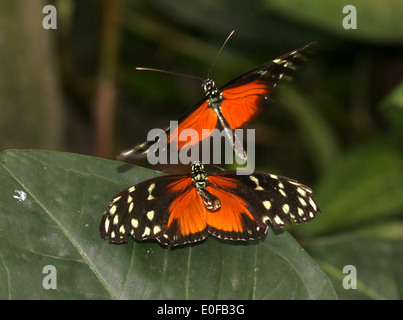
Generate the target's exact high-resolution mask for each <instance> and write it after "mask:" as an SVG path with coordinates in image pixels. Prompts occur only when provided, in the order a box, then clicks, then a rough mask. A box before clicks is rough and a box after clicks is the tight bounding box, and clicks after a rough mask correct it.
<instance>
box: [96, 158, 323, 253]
mask: <svg viewBox="0 0 403 320" xmlns="http://www.w3.org/2000/svg"><path fill="white" fill-rule="evenodd" d="M313 198H314V197H313V195H312V190H311V189H310V188H309V187H307V186H305V185H303V184H301V183H299V182H297V181H295V180H292V179H289V178H285V177H281V176H277V175H273V174H267V173H261V172H255V173H254V174H253V175H250V176H247V175H236V171H217V172H210V173H206V172H205V170H204V166H203V165H202V164H200V163H193V164H192V167H191V172H190V173H189V174H184V175H166V176H161V177H157V178H154V179H150V180H147V181H144V182H141V183H139V184H137V185H135V186H132V187H130V188H128V189H126V190H123V191H121V192H120V193H118V194H117V195H115V196H114V198H113V200H112V202H111V203H110V204H109V209H108V211H106V212H105V213H104V215H103V217H102V220H101V223H100V233H101V236H102V237H103V238H106V237H108V238H109V242H111V243H121V242H127V240H128V236H129V234H131V235H132V236H133V237H134V238H135V239H136V240H146V239H157V240H158V241H159V242H160V243H162V244H165V245H170V246H175V245H181V244H185V243H192V242H196V241H200V240H203V239H205V238H206V237H207V236H208V235H209V234H212V235H214V236H216V237H218V238H221V239H230V240H254V239H259V238H260V237H262V236H263V235H264V234H265V233H266V232H267V228H268V225H269V222H270V223H271V225H272V226H273V227H274V228H280V227H283V226H284V225H285V224H286V223H287V224H291V221H292V220H293V221H294V222H295V223H301V222H309V221H310V220H312V219H313V218H315V216H316V215H317V213H318V212H320V210H319V208H318V206H317V205H316V204H315V202H314V200H313Z"/></svg>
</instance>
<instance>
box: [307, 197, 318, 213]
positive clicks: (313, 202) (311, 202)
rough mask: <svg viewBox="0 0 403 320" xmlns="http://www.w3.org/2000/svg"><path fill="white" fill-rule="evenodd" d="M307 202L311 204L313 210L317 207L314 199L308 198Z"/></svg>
mask: <svg viewBox="0 0 403 320" xmlns="http://www.w3.org/2000/svg"><path fill="white" fill-rule="evenodd" d="M309 203H310V204H311V206H312V208H313V210H315V211H316V209H317V208H318V207H317V206H316V203H315V201H313V200H312V198H309Z"/></svg>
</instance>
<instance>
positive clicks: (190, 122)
mask: <svg viewBox="0 0 403 320" xmlns="http://www.w3.org/2000/svg"><path fill="white" fill-rule="evenodd" d="M310 45H311V44H308V45H306V46H304V47H302V48H300V49H297V50H294V51H292V52H289V53H287V54H284V55H282V56H281V57H279V58H277V59H274V60H273V61H270V62H268V63H265V64H263V65H261V66H259V67H257V68H255V69H253V70H250V71H248V72H246V73H244V74H242V75H240V76H239V77H237V78H235V79H233V80H232V81H230V82H228V83H227V84H226V85H224V86H222V87H220V88H218V87H217V86H216V84H215V82H214V80H213V79H211V78H208V79H206V80H204V81H203V83H202V88H203V90H204V93H205V97H204V98H203V99H202V100H201V101H200V102H199V103H197V104H196V105H195V106H193V107H192V108H191V109H190V110H189V111H188V112H187V113H186V114H185V115H184V116H182V117H181V118H180V119H179V121H178V127H176V128H174V129H172V130H170V128H168V129H167V130H166V133H168V137H167V143H168V144H171V143H172V142H175V145H176V147H177V149H178V150H181V149H182V148H183V147H191V146H192V145H193V144H194V143H198V142H200V141H202V140H203V139H206V138H208V137H209V135H207V136H206V135H203V133H202V130H203V129H208V130H210V131H212V130H214V129H216V128H217V129H222V130H224V131H225V134H226V136H227V138H228V139H229V141H230V143H231V144H232V145H233V148H234V151H235V153H236V154H237V155H238V156H239V157H241V158H243V159H246V154H245V152H244V150H243V146H242V144H241V143H240V142H239V141H237V138H236V137H234V135H233V130H234V129H237V128H241V127H243V126H244V125H245V124H246V123H248V122H250V121H252V120H253V119H254V118H255V117H256V116H257V115H258V114H260V113H261V112H262V110H263V107H264V105H266V104H267V103H269V101H270V98H271V95H272V93H273V90H274V88H275V87H276V85H277V83H278V82H279V81H280V80H281V78H282V77H283V75H284V73H285V72H286V70H287V69H288V68H292V67H293V66H294V61H295V60H296V59H297V58H299V57H301V56H302V55H301V52H302V51H303V50H305V49H306V48H307V47H308V46H310ZM185 129H193V130H194V131H195V132H196V133H197V134H198V137H199V139H198V140H197V142H193V141H181V140H179V136H180V134H181V132H183V131H184V130H185ZM158 139H159V136H157V137H156V140H158ZM154 143H155V141H146V142H143V143H141V144H139V145H137V146H135V147H134V148H132V149H130V150H126V151H124V152H122V153H121V154H120V156H119V157H118V159H120V160H123V159H125V158H127V157H129V156H132V157H136V158H140V157H144V156H146V155H147V153H148V151H149V149H150V147H151V146H152V145H153V144H154Z"/></svg>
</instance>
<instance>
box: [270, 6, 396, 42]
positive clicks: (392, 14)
mask: <svg viewBox="0 0 403 320" xmlns="http://www.w3.org/2000/svg"><path fill="white" fill-rule="evenodd" d="M265 5H266V8H267V9H268V10H270V12H276V13H279V14H281V15H283V16H286V17H289V18H291V19H293V20H296V21H300V22H303V23H304V24H306V25H311V26H314V27H316V28H318V29H320V30H327V31H329V32H331V33H335V34H337V35H338V36H342V37H345V38H347V39H348V38H350V39H359V40H367V41H372V42H377V43H399V42H401V41H402V39H403V20H402V19H401V15H402V12H403V2H402V1H400V0H388V1H368V0H350V1H347V2H345V1H323V0H288V1H282V0H266V1H265ZM346 5H353V6H355V8H356V11H357V29H348V30H346V29H344V28H343V25H342V22H343V19H344V18H345V17H346V16H347V14H348V13H343V8H344V6H346Z"/></svg>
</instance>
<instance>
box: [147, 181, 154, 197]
mask: <svg viewBox="0 0 403 320" xmlns="http://www.w3.org/2000/svg"><path fill="white" fill-rule="evenodd" d="M154 188H155V183H152V184H151V185H150V186H149V187H148V194H149V195H148V198H147V200H152V199H155V198H154V197H153V195H152V194H151V192H153V190H154Z"/></svg>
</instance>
